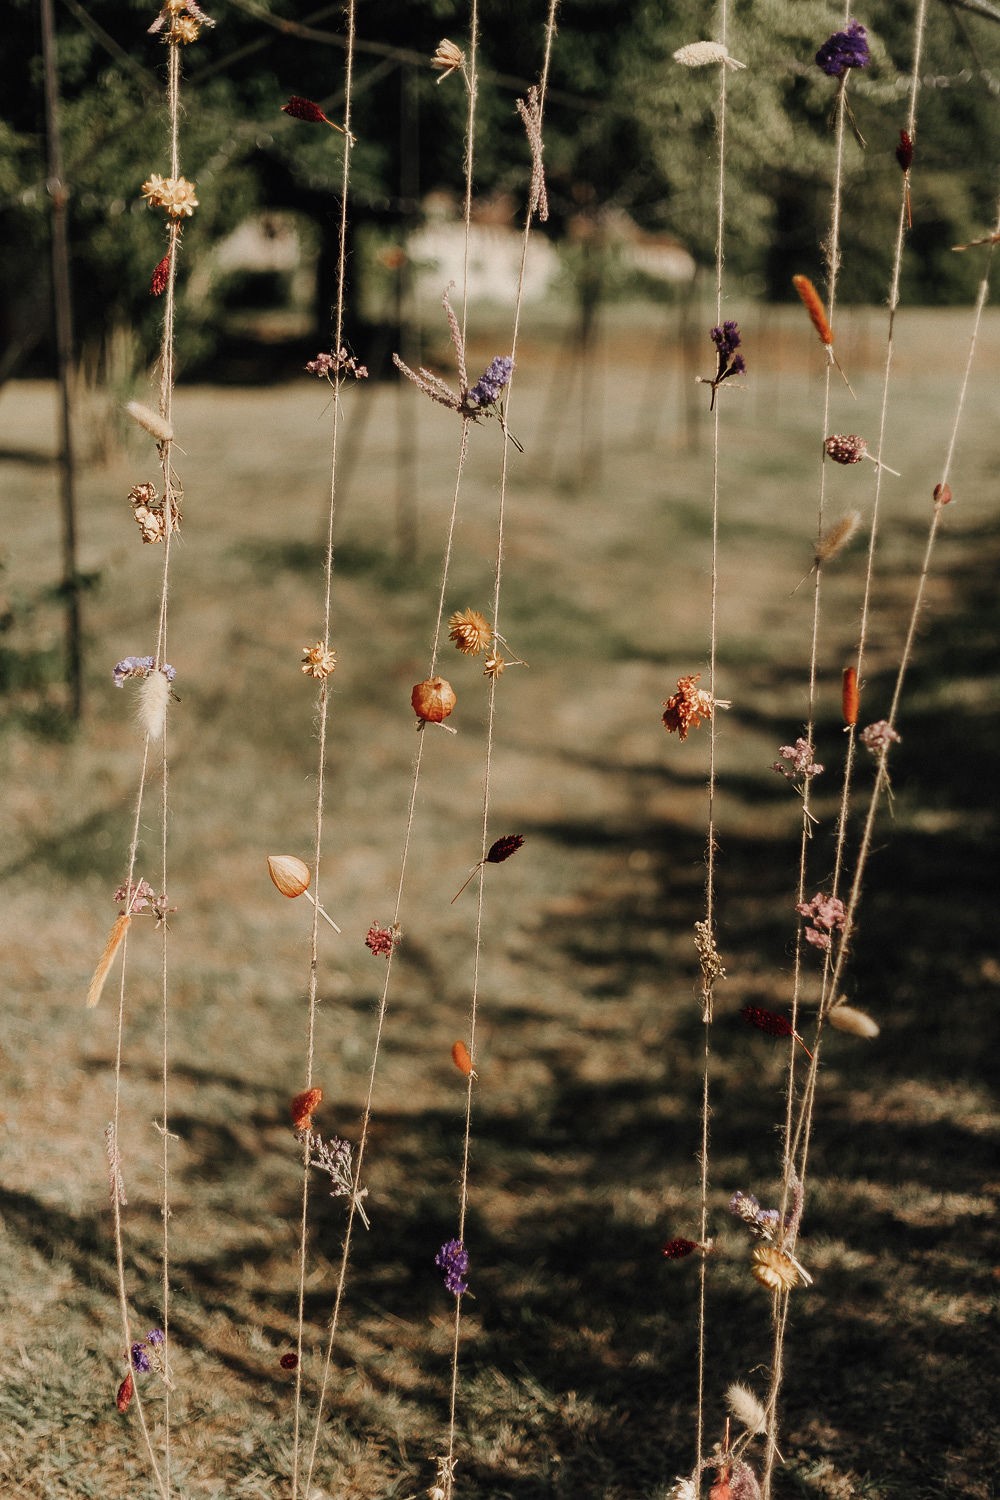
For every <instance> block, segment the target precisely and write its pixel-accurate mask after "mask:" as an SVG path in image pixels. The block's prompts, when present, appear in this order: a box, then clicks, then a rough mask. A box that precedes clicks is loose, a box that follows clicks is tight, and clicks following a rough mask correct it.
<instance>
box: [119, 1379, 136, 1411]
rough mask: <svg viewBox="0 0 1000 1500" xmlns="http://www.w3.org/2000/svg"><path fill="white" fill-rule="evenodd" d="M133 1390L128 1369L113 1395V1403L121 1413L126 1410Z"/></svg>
mask: <svg viewBox="0 0 1000 1500" xmlns="http://www.w3.org/2000/svg"><path fill="white" fill-rule="evenodd" d="M134 1392H135V1384H134V1382H133V1380H132V1371H131V1370H129V1372H128V1374H127V1375H126V1376H125V1379H124V1380H123V1381H122V1383H121V1385H120V1386H119V1387H118V1391H117V1394H116V1395H115V1405H116V1406H117V1408H118V1410H119V1411H120V1412H122V1413H123V1414H124V1413H125V1412H127V1411H128V1409H129V1405H130V1404H131V1401H132V1396H133V1394H134Z"/></svg>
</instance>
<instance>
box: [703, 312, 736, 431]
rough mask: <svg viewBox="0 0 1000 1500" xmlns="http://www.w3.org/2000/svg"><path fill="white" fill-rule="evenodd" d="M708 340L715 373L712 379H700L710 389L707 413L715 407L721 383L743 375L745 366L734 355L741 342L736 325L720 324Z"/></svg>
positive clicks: (712, 331) (711, 332)
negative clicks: (712, 353)
mask: <svg viewBox="0 0 1000 1500" xmlns="http://www.w3.org/2000/svg"><path fill="white" fill-rule="evenodd" d="M709 338H710V339H711V340H712V343H713V344H714V345H715V350H716V360H717V363H716V371H715V377H714V379H712V380H704V379H702V384H703V385H709V386H711V388H712V399H711V401H710V403H709V407H708V409H709V411H711V410H712V408H713V407H714V406H715V393H716V391H717V390H718V389H719V386H720V385H721V384H722V382H723V381H724V380H727V379H728V378H729V376H730V375H745V374H746V368H747V366H746V360H745V359H744V358H743V355H742V354H737V353H736V351H737V349H738V348H739V346H740V344H741V342H742V339H741V336H740V326H739V324H738V323H733V322H728V323H722V324H720V325H719V326H718V327H717V328H713V329H711V331H710V333H709ZM699 378H701V377H699Z"/></svg>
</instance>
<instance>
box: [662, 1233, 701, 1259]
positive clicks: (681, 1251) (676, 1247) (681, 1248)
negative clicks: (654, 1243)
mask: <svg viewBox="0 0 1000 1500" xmlns="http://www.w3.org/2000/svg"><path fill="white" fill-rule="evenodd" d="M701 1248H702V1247H701V1245H700V1244H699V1242H698V1241H697V1240H686V1239H684V1238H683V1236H681V1235H678V1236H677V1238H676V1239H673V1240H668V1241H667V1243H666V1244H665V1245H664V1247H663V1256H664V1259H665V1260H684V1259H685V1258H686V1257H687V1256H688V1255H692V1254H693V1253H694V1252H695V1250H700V1249H701Z"/></svg>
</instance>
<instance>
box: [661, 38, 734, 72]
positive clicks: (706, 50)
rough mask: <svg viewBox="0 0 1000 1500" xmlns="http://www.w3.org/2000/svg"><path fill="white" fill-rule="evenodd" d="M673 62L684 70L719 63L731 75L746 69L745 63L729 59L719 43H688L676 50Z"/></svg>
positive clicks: (725, 49) (732, 58)
mask: <svg viewBox="0 0 1000 1500" xmlns="http://www.w3.org/2000/svg"><path fill="white" fill-rule="evenodd" d="M674 62H678V63H680V64H681V66H682V67H685V68H704V67H707V66H708V65H709V63H721V64H722V66H723V67H724V68H728V69H729V70H730V72H732V73H735V72H738V71H739V69H740V68H745V67H746V63H742V62H737V61H736V58H735V57H730V56H729V49H728V48H727V47H724V46H723V45H722V43H721V42H688V44H687V46H686V47H678V48H677V51H676V52H675V53H674Z"/></svg>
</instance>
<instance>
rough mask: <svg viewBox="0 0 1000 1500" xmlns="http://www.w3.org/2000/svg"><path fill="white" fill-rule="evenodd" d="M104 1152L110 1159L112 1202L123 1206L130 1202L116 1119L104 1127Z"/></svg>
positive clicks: (109, 1184) (109, 1182)
mask: <svg viewBox="0 0 1000 1500" xmlns="http://www.w3.org/2000/svg"><path fill="white" fill-rule="evenodd" d="M104 1154H105V1156H106V1157H107V1159H108V1187H109V1189H110V1192H111V1202H112V1203H118V1204H120V1205H121V1207H122V1208H124V1207H125V1206H126V1204H127V1203H128V1198H127V1197H126V1194H125V1179H124V1177H123V1176H122V1159H121V1154H120V1152H119V1150H118V1132H117V1130H116V1129H115V1122H114V1120H109V1121H108V1123H107V1124H106V1125H105V1127H104Z"/></svg>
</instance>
